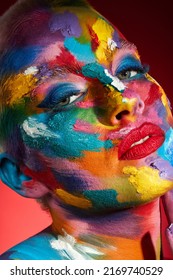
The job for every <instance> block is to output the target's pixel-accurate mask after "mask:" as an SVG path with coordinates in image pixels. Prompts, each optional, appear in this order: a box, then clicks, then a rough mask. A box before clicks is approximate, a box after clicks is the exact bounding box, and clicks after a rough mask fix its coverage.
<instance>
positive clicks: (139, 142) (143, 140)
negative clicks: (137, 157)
mask: <svg viewBox="0 0 173 280" xmlns="http://www.w3.org/2000/svg"><path fill="white" fill-rule="evenodd" d="M148 138H150V137H149V136H146V137H145V138H143V139H141V140H139V141H138V142H135V143H133V144H132V145H131V146H130V148H132V147H134V146H136V145H139V144H142V143H144V142H145V141H146V140H147V139H148Z"/></svg>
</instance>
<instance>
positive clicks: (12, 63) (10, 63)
mask: <svg viewBox="0 0 173 280" xmlns="http://www.w3.org/2000/svg"><path fill="white" fill-rule="evenodd" d="M41 51H42V48H41V47H36V46H33V47H24V48H21V49H19V48H18V49H14V50H11V51H8V52H7V53H6V54H5V55H4V56H3V57H2V58H1V59H0V65H1V69H0V76H2V75H5V74H12V73H17V72H19V70H21V69H22V68H26V67H27V66H29V65H31V64H32V63H33V62H34V60H35V59H36V57H37V56H38V55H39V53H40V52H41Z"/></svg>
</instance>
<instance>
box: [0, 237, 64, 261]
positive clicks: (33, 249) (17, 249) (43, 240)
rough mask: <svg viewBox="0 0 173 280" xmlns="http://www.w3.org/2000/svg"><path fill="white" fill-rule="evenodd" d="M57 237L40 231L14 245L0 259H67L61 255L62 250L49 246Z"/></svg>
mask: <svg viewBox="0 0 173 280" xmlns="http://www.w3.org/2000/svg"><path fill="white" fill-rule="evenodd" d="M57 240H58V237H57V239H56V238H55V237H54V236H53V235H52V234H51V233H48V232H42V233H40V234H38V235H36V236H33V237H31V238H29V239H27V240H26V241H24V242H22V243H20V244H18V245H16V246H14V247H13V248H11V249H10V250H8V251H7V252H6V253H4V254H2V255H1V256H0V260H3V259H5V260H62V259H68V258H65V256H62V251H63V250H56V249H54V248H52V247H51V241H55V242H56V241H57Z"/></svg>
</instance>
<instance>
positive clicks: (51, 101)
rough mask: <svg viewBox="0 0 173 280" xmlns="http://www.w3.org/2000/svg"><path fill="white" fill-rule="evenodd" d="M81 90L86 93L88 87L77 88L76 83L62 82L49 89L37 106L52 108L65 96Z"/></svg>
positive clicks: (78, 92)
mask: <svg viewBox="0 0 173 280" xmlns="http://www.w3.org/2000/svg"><path fill="white" fill-rule="evenodd" d="M80 92H83V93H85V92H86V89H85V88H83V89H80V88H77V87H76V85H74V84H71V83H60V84H58V85H56V86H53V87H51V88H50V89H49V91H48V93H47V96H46V97H45V99H44V100H43V101H42V102H41V103H40V104H39V105H38V106H37V107H39V108H47V109H49V108H50V109H52V108H54V107H55V106H56V105H57V104H58V103H60V102H62V101H63V100H64V99H65V98H68V97H71V96H73V95H78V94H80ZM79 98H80V97H79Z"/></svg>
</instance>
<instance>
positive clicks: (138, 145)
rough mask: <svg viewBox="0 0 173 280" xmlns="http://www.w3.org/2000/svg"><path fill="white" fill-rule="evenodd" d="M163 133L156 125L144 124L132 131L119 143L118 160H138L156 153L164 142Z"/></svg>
mask: <svg viewBox="0 0 173 280" xmlns="http://www.w3.org/2000/svg"><path fill="white" fill-rule="evenodd" d="M164 139H165V133H164V131H163V130H162V129H161V128H160V127H159V126H157V125H155V124H153V123H149V122H145V123H144V124H142V125H141V126H140V127H138V128H134V129H132V130H131V131H130V132H129V133H128V134H127V135H126V136H125V138H124V139H123V140H122V141H121V143H120V145H119V148H118V158H119V159H128V160H132V159H140V158H143V157H145V156H147V155H149V154H151V153H152V152H154V151H156V150H157V149H158V148H159V147H160V146H161V145H162V143H163V142H164Z"/></svg>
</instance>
